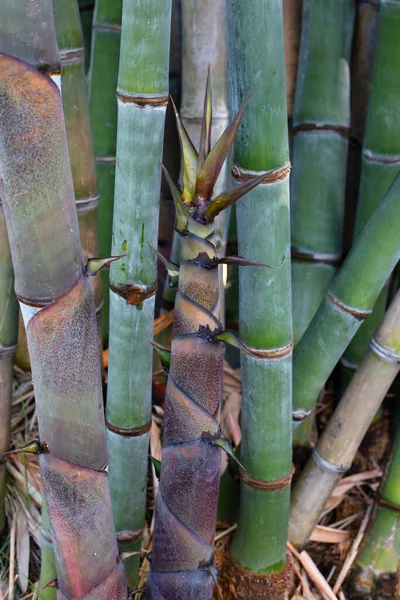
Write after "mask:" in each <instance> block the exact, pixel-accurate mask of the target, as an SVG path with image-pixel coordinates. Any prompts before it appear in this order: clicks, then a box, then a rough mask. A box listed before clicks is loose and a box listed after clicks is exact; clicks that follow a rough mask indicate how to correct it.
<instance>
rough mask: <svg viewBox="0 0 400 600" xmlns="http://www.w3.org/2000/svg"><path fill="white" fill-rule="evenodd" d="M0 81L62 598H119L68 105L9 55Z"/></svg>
mask: <svg viewBox="0 0 400 600" xmlns="http://www.w3.org/2000/svg"><path fill="white" fill-rule="evenodd" d="M0 74H1V75H0V96H1V98H2V102H1V103H0V169H1V176H2V178H3V180H4V192H5V196H4V208H5V215H6V223H7V230H8V235H9V239H10V248H11V254H12V259H13V264H14V271H15V291H16V295H17V298H18V300H19V303H20V307H21V311H22V313H23V316H24V321H25V327H26V330H27V337H28V346H29V353H30V357H31V364H32V377H33V383H34V386H35V397H36V406H37V414H38V421H39V435H40V440H41V443H40V448H39V450H40V452H41V456H40V471H41V478H42V483H43V490H44V496H45V500H46V505H47V509H48V513H49V518H50V523H51V529H52V537H53V543H54V549H55V556H56V561H57V574H58V585H59V592H58V595H59V597H60V599H61V600H64V599H68V600H71V599H73V598H78V597H80V596H82V595H83V594H86V593H88V594H91V595H93V597H96V599H98V600H102V599H104V600H105V599H106V598H108V599H110V598H115V600H119V599H121V600H122V599H123V598H126V595H127V594H126V581H125V575H124V571H123V566H122V565H121V563H120V562H118V561H117V558H118V551H117V546H116V541H115V530H114V526H113V519H112V511H111V501H110V496H109V491H108V482H107V474H106V473H105V471H104V469H105V467H106V465H107V462H108V458H107V448H106V439H105V427H104V414H103V401H102V382H101V362H100V350H99V344H98V336H97V326H96V316H95V308H94V300H93V294H92V290H91V286H90V284H89V282H88V280H87V277H86V276H85V275H84V265H83V260H82V253H81V248H80V243H79V229H78V220H77V216H76V209H75V203H74V190H73V183H72V177H71V170H70V163H69V155H68V146H67V137H66V132H65V125H64V118H63V111H62V104H61V98H60V95H59V92H58V90H57V88H56V86H55V85H54V83H53V82H52V81H51V79H50V78H49V77H47V75H43V74H41V73H39V72H38V71H37V70H36V69H33V68H32V67H31V66H29V65H27V64H26V63H23V62H21V61H19V60H17V59H15V58H11V57H9V56H7V55H5V54H0ZM26 132H29V135H26ZM93 588H95V591H93Z"/></svg>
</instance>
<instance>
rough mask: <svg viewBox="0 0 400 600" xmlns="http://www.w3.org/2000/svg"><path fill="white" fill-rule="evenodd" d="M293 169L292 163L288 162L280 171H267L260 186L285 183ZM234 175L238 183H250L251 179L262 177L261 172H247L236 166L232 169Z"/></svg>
mask: <svg viewBox="0 0 400 600" xmlns="http://www.w3.org/2000/svg"><path fill="white" fill-rule="evenodd" d="M291 168H292V166H291V164H290V162H288V163H287V164H286V165H284V166H283V167H280V168H278V169H272V170H271V171H266V172H265V176H264V179H262V180H261V181H260V184H261V185H265V184H271V183H278V182H279V181H283V180H284V179H286V177H288V176H289V173H290V170H291ZM232 175H233V177H234V179H235V181H237V182H238V183H241V182H244V181H250V180H251V179H254V178H255V177H259V176H260V175H261V172H260V171H247V170H244V169H241V168H240V167H239V166H238V165H234V166H233V167H232Z"/></svg>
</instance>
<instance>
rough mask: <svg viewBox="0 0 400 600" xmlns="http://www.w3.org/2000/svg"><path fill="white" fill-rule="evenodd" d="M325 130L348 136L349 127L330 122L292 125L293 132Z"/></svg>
mask: <svg viewBox="0 0 400 600" xmlns="http://www.w3.org/2000/svg"><path fill="white" fill-rule="evenodd" d="M307 131H308V132H314V131H327V132H329V133H337V134H338V135H341V136H343V137H346V138H348V137H349V136H350V127H347V126H346V125H333V124H330V123H299V124H298V125H295V126H294V127H293V134H294V135H296V134H297V133H301V132H307Z"/></svg>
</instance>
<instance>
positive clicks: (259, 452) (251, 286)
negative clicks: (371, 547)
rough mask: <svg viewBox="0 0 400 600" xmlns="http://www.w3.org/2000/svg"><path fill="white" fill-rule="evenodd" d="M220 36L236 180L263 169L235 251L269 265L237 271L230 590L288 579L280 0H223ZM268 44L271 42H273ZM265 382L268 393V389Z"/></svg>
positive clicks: (287, 289) (244, 209) (287, 288)
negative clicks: (236, 466)
mask: <svg viewBox="0 0 400 600" xmlns="http://www.w3.org/2000/svg"><path fill="white" fill-rule="evenodd" d="M227 9H228V38H229V60H230V63H231V64H230V72H231V73H232V82H231V86H232V100H233V105H235V103H237V102H238V101H240V99H241V98H243V97H245V95H246V94H247V93H249V92H250V90H251V89H252V87H253V86H254V91H253V93H252V96H251V101H250V103H249V108H248V111H246V113H245V115H244V118H243V124H242V126H241V128H240V129H239V133H238V136H237V140H236V141H235V152H234V168H233V172H234V175H235V178H236V180H237V182H238V183H239V182H240V181H245V180H246V179H248V178H249V177H252V176H255V175H257V174H259V173H260V172H263V171H264V172H267V176H266V177H265V179H264V180H263V181H262V183H261V184H260V186H259V187H257V189H255V190H254V191H252V192H250V194H249V197H248V198H247V199H246V201H243V200H242V201H240V202H239V203H238V204H237V206H236V212H237V223H238V247H239V254H240V255H242V256H246V258H247V257H248V258H252V259H255V257H257V260H261V261H263V262H266V263H269V264H271V265H274V266H275V267H276V268H275V269H255V268H252V267H249V268H248V269H242V270H240V273H239V326H240V334H241V336H242V337H243V341H244V342H245V343H246V344H248V345H249V346H251V347H252V348H256V349H257V355H256V356H248V355H242V357H241V367H242V393H243V400H242V423H241V425H242V442H241V448H240V457H241V461H242V462H243V464H244V466H245V467H246V469H247V472H246V473H245V474H242V478H241V479H242V481H241V498H240V512H239V519H238V529H237V531H236V532H235V535H234V539H233V542H232V544H231V547H230V554H231V556H230V558H229V560H228V564H227V570H226V576H225V575H224V574H223V580H222V587H223V590H224V592H226V593H228V592H227V590H229V580H230V579H232V580H233V581H236V583H237V585H236V594H237V597H238V598H242V597H243V598H244V597H248V594H249V590H250V591H251V593H254V594H256V588H259V587H261V586H265V589H268V590H269V593H270V595H271V598H272V597H275V596H277V595H279V594H282V597H283V596H284V594H285V593H286V591H285V590H286V588H287V586H289V587H290V577H291V575H290V569H285V565H286V536H287V523H288V512H289V496H290V479H291V470H292V435H291V423H290V413H291V406H292V384H291V379H292V377H291V372H292V356H291V353H292V321H291V283H290V211H289V170H290V164H289V149H288V135H287V112H286V89H285V63H284V51H283V49H284V39H283V14H282V2H280V1H275V0H274V1H273V2H268V3H265V2H263V1H261V0H251V1H250V2H249V1H248V0H246V1H243V0H230V1H229V2H228V3H227ZM272 49H273V51H272ZM266 390H268V393H267V394H266Z"/></svg>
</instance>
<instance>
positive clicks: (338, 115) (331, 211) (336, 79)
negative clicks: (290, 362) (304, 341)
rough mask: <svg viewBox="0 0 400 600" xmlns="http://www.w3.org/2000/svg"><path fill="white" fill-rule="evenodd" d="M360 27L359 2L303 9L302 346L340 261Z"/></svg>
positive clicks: (299, 159)
mask: <svg viewBox="0 0 400 600" xmlns="http://www.w3.org/2000/svg"><path fill="white" fill-rule="evenodd" d="M353 21H354V2H353V0H340V1H338V0H328V1H326V0H325V1H322V2H321V0H305V2H304V4H303V18H302V33H301V43H300V59H299V70H298V80H297V86H296V95H295V104H294V113H293V134H294V137H293V142H292V143H293V149H292V161H293V169H292V174H291V186H290V197H291V230H292V288H293V331H294V340H295V344H297V343H298V342H299V340H300V339H301V337H302V335H303V333H304V331H305V330H306V329H307V327H308V325H309V323H310V321H311V319H312V318H313V316H314V314H315V313H316V311H317V309H318V306H319V305H320V303H321V301H322V299H323V297H324V294H325V291H326V288H327V286H328V283H329V281H330V280H331V279H332V277H333V275H334V273H335V271H336V268H337V265H338V262H339V261H340V259H341V252H342V236H343V216H344V199H345V183H346V159H347V146H348V135H349V131H350V72H349V61H350V51H351V41H352V34H353Z"/></svg>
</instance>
